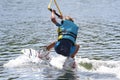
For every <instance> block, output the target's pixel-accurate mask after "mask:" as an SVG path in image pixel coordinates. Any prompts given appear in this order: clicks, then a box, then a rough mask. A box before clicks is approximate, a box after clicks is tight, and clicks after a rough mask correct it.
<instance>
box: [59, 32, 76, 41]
mask: <svg viewBox="0 0 120 80" xmlns="http://www.w3.org/2000/svg"><path fill="white" fill-rule="evenodd" d="M58 35H69V36H72V37H73V38H74V39H75V40H76V38H77V35H76V34H74V33H73V32H66V31H61V32H59V33H58Z"/></svg>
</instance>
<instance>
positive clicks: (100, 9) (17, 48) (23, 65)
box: [0, 0, 120, 80]
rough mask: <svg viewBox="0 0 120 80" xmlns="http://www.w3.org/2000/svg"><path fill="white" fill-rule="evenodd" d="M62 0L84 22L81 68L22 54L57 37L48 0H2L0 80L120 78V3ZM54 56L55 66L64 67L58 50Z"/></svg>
mask: <svg viewBox="0 0 120 80" xmlns="http://www.w3.org/2000/svg"><path fill="white" fill-rule="evenodd" d="M57 2H58V3H59V6H60V8H61V11H62V12H63V14H64V15H70V16H72V17H73V18H74V19H75V23H76V24H77V25H78V26H79V34H78V38H77V43H78V44H80V46H81V47H80V50H79V52H78V54H77V56H76V60H77V61H76V62H77V64H78V69H77V71H75V72H66V71H63V70H61V69H60V68H53V67H50V66H48V65H45V64H44V65H43V64H37V63H35V62H31V63H30V62H29V61H27V58H26V57H25V56H24V55H23V54H22V53H21V50H22V49H25V48H33V49H35V50H40V49H42V47H43V46H45V45H48V44H50V43H51V42H53V41H55V40H56V38H57V32H56V29H57V27H56V26H55V25H54V24H53V23H52V22H51V20H50V16H51V14H50V12H49V11H48V10H47V6H48V3H49V0H1V1H0V80H120V5H119V3H120V1H119V0H70V1H68V0H60V1H59V0H57ZM52 7H53V8H54V9H56V7H55V6H54V4H53V6H52ZM51 55H52V58H53V59H54V61H55V62H52V63H51V64H52V65H54V66H55V67H59V66H61V65H62V62H60V59H63V58H61V57H59V55H57V54H56V53H55V51H54V50H52V51H51ZM54 55H55V56H54ZM57 61H58V62H57Z"/></svg>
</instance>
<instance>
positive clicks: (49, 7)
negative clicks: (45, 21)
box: [48, 0, 62, 17]
mask: <svg viewBox="0 0 120 80" xmlns="http://www.w3.org/2000/svg"><path fill="white" fill-rule="evenodd" d="M52 2H53V0H50V2H49V4H48V10H50V11H52V8H51V5H52ZM54 3H55V5H56V7H57V9H58V12H59V14H58V13H56V12H55V14H56V15H57V16H58V17H60V16H62V12H61V10H60V8H59V6H58V4H57V2H56V0H54Z"/></svg>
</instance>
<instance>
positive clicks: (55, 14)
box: [48, 8, 60, 17]
mask: <svg viewBox="0 0 120 80" xmlns="http://www.w3.org/2000/svg"><path fill="white" fill-rule="evenodd" d="M48 10H50V11H51V12H52V9H51V8H50V9H48ZM55 15H57V16H58V17H60V15H59V14H58V13H56V12H55Z"/></svg>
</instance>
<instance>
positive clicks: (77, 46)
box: [71, 44, 80, 58]
mask: <svg viewBox="0 0 120 80" xmlns="http://www.w3.org/2000/svg"><path fill="white" fill-rule="evenodd" d="M79 48H80V46H79V45H77V44H75V51H74V52H73V54H72V55H71V58H74V57H75V55H76V54H77V52H78V50H79Z"/></svg>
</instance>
